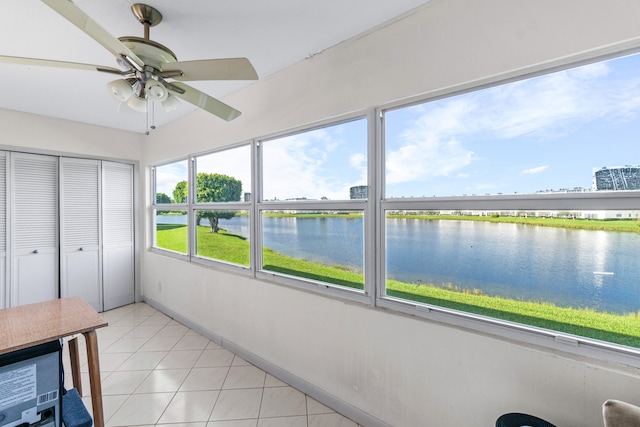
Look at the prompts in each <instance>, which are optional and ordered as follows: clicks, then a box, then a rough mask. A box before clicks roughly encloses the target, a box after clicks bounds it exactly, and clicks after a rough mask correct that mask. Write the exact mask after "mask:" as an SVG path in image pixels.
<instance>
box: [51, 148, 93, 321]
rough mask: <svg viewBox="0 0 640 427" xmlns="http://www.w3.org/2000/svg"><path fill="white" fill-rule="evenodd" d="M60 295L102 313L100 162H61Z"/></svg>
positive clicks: (79, 160)
mask: <svg viewBox="0 0 640 427" xmlns="http://www.w3.org/2000/svg"><path fill="white" fill-rule="evenodd" d="M60 200H61V206H60V218H61V221H62V228H61V230H62V233H61V235H60V247H61V248H62V257H61V258H60V293H61V296H62V297H73V296H79V297H81V298H82V299H84V300H85V301H86V302H87V303H88V304H90V305H91V306H92V307H93V308H95V309H96V311H102V271H101V262H100V261H101V249H100V162H99V161H98V160H87V159H70V158H62V159H60Z"/></svg>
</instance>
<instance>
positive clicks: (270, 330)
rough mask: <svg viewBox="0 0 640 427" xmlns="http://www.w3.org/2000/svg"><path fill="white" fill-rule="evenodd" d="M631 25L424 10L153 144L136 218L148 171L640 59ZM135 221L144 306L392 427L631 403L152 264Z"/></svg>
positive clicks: (537, 367) (514, 360) (583, 364)
mask: <svg viewBox="0 0 640 427" xmlns="http://www.w3.org/2000/svg"><path fill="white" fill-rule="evenodd" d="M638 16H640V2H637V1H635V0H614V1H606V2H605V1H602V0H563V1H557V0H528V1H527V0H483V1H477V0H433V1H432V2H431V3H429V4H427V5H426V6H425V7H423V8H421V9H419V10H418V11H416V12H415V13H413V14H411V15H410V16H406V17H404V18H403V19H401V20H399V21H397V22H395V23H393V24H391V25H388V26H386V27H384V28H381V29H379V30H378V31H376V32H373V33H370V34H367V35H364V36H362V37H360V38H357V39H356V40H353V41H349V42H345V43H343V44H341V45H339V46H337V47H335V48H333V49H330V50H327V51H325V52H323V53H321V54H319V55H316V56H314V57H312V58H310V59H307V60H303V61H301V62H300V63H298V64H296V65H295V66H293V67H291V68H289V69H287V70H285V71H283V72H280V73H278V74H275V75H272V76H269V77H266V78H264V79H262V80H260V81H258V82H256V83H254V84H252V85H251V86H249V87H248V88H247V89H245V90H243V91H240V92H238V93H235V94H234V95H232V96H230V97H228V98H226V99H225V101H227V102H228V103H230V104H231V105H233V106H234V107H236V108H238V109H239V110H241V111H243V115H242V116H241V117H240V118H239V119H237V120H236V121H233V122H230V123H227V122H223V121H221V120H218V119H216V118H215V117H212V116H209V115H208V114H205V113H202V112H195V113H193V114H190V115H188V116H185V117H183V118H181V119H179V120H177V121H176V122H174V123H172V124H169V125H165V126H164V127H162V128H160V129H158V130H156V131H155V132H154V133H153V134H152V135H151V136H150V137H148V138H146V139H145V149H144V153H143V171H144V174H143V175H144V177H143V178H144V179H143V180H144V182H143V184H144V185H146V186H147V188H146V190H145V191H146V195H145V197H144V200H145V205H144V207H143V209H142V210H143V211H144V212H146V213H149V212H150V208H149V203H150V200H151V196H150V195H149V193H150V192H149V191H148V185H149V182H148V176H149V173H148V167H149V166H150V165H152V164H154V163H155V162H161V161H166V160H169V159H174V158H178V157H181V156H184V155H186V154H187V153H196V152H201V151H205V150H209V149H211V148H214V147H218V146H223V145H227V144H231V143H236V142H242V141H246V140H248V139H250V138H252V137H260V136H265V135H268V134H271V133H273V132H277V131H282V130H286V129H291V128H294V127H298V126H301V125H304V124H307V123H311V122H314V121H318V120H324V119H327V118H330V117H334V116H339V115H342V114H345V113H348V112H351V111H365V110H367V109H369V108H371V107H374V106H379V105H383V104H385V103H389V102H394V101H396V100H399V99H402V98H405V97H410V96H414V95H417V94H420V93H428V92H434V91H439V90H442V89H443V88H447V87H449V86H456V85H461V84H464V83H466V82H470V81H473V80H478V79H485V78H488V77H490V76H492V75H496V74H500V73H507V72H512V71H513V70H517V69H520V68H523V67H531V66H534V65H536V64H538V65H537V66H538V67H539V64H541V63H553V64H555V63H562V62H566V61H567V59H566V57H573V59H576V58H578V59H579V58H587V57H590V56H593V55H594V54H595V53H607V52H611V51H615V50H619V49H621V48H622V47H628V46H631V45H636V46H640V39H639V37H640V26H639V25H638ZM632 39H636V40H632ZM630 40H631V41H630ZM274 49H277V47H274ZM563 58H564V59H563ZM639 72H640V70H639ZM143 221H145V222H144V224H145V225H144V227H145V230H146V231H147V236H146V245H145V247H143V252H144V253H143V255H142V261H143V271H142V280H143V293H144V296H145V298H147V299H148V300H149V301H152V302H154V303H156V304H159V305H160V306H162V307H165V308H167V309H169V310H170V311H171V312H172V313H175V314H177V315H178V316H180V317H181V318H183V319H187V320H188V321H189V322H192V323H193V324H196V325H198V326H199V328H201V329H202V330H204V331H208V332H210V333H211V334H215V335H217V336H220V337H223V338H224V339H226V340H229V341H230V342H232V343H234V344H235V345H237V346H239V347H241V348H243V349H244V350H246V351H248V352H250V353H252V354H253V355H255V356H256V357H259V358H261V359H262V360H264V361H267V362H268V363H271V364H274V365H277V366H280V367H281V368H282V369H284V370H286V371H287V372H289V373H290V374H292V375H294V376H296V377H297V378H298V379H300V380H301V381H303V382H307V383H310V384H313V385H314V386H315V387H317V389H319V390H322V391H324V392H326V393H328V394H330V395H332V396H334V397H336V398H338V399H341V400H342V401H344V402H345V403H346V404H348V405H352V406H353V407H355V408H357V409H359V410H361V411H364V412H366V413H369V414H371V415H372V416H374V417H376V418H378V419H379V420H382V421H384V422H386V423H388V424H390V425H393V426H406V427H416V426H430V425H433V426H458V425H469V426H482V425H484V426H491V425H494V423H495V419H496V418H497V417H498V416H499V415H500V414H502V413H505V412H512V411H521V412H528V413H533V414H536V415H538V416H541V417H543V418H546V419H548V420H550V421H552V422H554V423H555V424H557V425H558V426H587V427H589V426H593V427H596V426H602V417H601V405H602V403H603V401H604V400H605V399H607V398H618V399H624V400H628V401H631V402H635V403H636V404H640V371H639V370H637V369H634V368H629V367H625V366H622V365H615V364H613V363H605V362H599V361H596V360H590V359H585V358H582V357H577V356H572V355H571V354H570V353H566V354H565V353H561V352H558V351H552V350H548V349H545V348H539V347H534V346H530V345H524V344H521V343H518V342H513V341H509V340H507V339H501V338H498V337H490V336H485V335H483V334H479V333H477V332H473V331H468V330H463V329H460V328H454V327H450V326H447V325H444V324H438V323H435V322H429V321H425V320H420V319H417V318H412V317H410V316H404V315H400V314H397V313H393V312H390V311H387V310H382V309H375V308H372V307H368V306H364V305H361V304H357V303H351V302H346V301H342V300H340V299H334V298H330V297H325V296H320V295H317V294H314V293H310V292H305V291H302V290H298V289H294V288H289V287H285V286H281V285H277V284H272V283H268V282H264V281H260V280H255V279H250V278H247V277H244V276H240V275H235V274H231V273H227V272H221V271H217V270H215V269H210V268H204V267H200V266H196V265H190V264H188V263H186V262H182V261H178V260H174V259H170V258H167V257H163V256H160V255H156V254H153V253H151V252H149V251H148V248H149V244H150V241H151V229H150V228H151V226H150V224H149V222H148V221H147V218H146V217H145V218H143Z"/></svg>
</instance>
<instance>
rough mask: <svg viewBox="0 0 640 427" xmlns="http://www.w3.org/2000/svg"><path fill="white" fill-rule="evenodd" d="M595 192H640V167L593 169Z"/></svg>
mask: <svg viewBox="0 0 640 427" xmlns="http://www.w3.org/2000/svg"><path fill="white" fill-rule="evenodd" d="M592 187H593V190H594V191H603V190H604V191H619V190H640V166H638V165H636V166H629V165H627V166H613V167H609V168H608V167H602V168H594V169H593V185H592Z"/></svg>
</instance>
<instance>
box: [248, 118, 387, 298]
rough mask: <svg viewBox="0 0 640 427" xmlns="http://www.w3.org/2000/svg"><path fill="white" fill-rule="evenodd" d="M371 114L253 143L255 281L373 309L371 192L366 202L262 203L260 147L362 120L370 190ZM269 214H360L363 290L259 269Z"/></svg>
mask: <svg viewBox="0 0 640 427" xmlns="http://www.w3.org/2000/svg"><path fill="white" fill-rule="evenodd" d="M373 114H374V112H373V110H367V111H358V112H354V113H352V114H348V115H344V116H341V117H339V118H333V119H330V120H324V121H320V122H316V123H314V124H313V125H308V126H302V127H299V128H295V129H291V130H288V131H284V132H279V133H274V134H271V135H268V136H265V137H262V138H259V139H256V140H255V149H256V152H255V156H254V159H255V165H254V167H255V171H256V173H255V174H254V176H255V177H256V179H257V181H258V182H256V185H255V186H254V187H253V188H254V191H255V193H256V197H255V198H254V197H252V202H254V214H253V217H254V224H255V226H254V229H255V230H256V233H257V235H256V244H255V245H253V250H254V255H255V256H254V258H253V259H254V260H255V277H256V278H257V279H262V280H266V281H269V282H274V283H279V284H283V285H286V286H292V287H296V288H302V289H306V290H309V291H315V292H320V293H322V294H326V295H331V296H336V297H339V298H343V299H347V300H351V301H356V302H361V303H364V304H367V305H374V303H375V300H374V299H375V284H374V279H373V278H374V274H375V273H374V272H375V270H374V269H373V262H372V260H373V254H374V249H375V248H374V244H375V242H374V239H373V236H374V231H375V230H374V217H373V211H374V206H373V205H374V203H373V202H372V200H373V199H372V198H371V192H370V191H369V194H368V197H367V199H353V200H349V199H345V200H295V201H292V200H263V196H262V195H263V188H262V185H263V184H264V183H263V180H262V172H263V166H262V160H263V159H262V157H263V156H262V144H263V143H264V142H269V141H273V140H276V139H279V138H285V137H289V136H293V135H297V134H301V133H305V132H312V131H315V130H319V129H323V128H327V127H331V126H339V125H341V124H345V123H349V122H353V121H357V120H366V128H367V136H366V138H367V143H366V149H367V186H368V188H369V189H371V188H372V185H371V181H372V177H373V176H375V175H374V174H373V170H372V168H373V165H372V163H373V162H372V157H373V158H374V159H375V157H374V152H375V150H374V147H375V139H374V133H373V132H372V130H373V129H374V127H373V123H374V117H373ZM271 210H349V211H362V213H363V217H364V222H363V227H364V228H363V242H364V244H363V246H364V248H363V249H364V258H363V262H364V265H363V272H364V278H365V280H364V288H363V289H362V290H359V289H353V288H348V287H345V286H340V285H336V284H333V283H326V282H318V281H313V280H309V279H304V278H299V277H295V276H288V275H284V274H278V273H276V272H273V271H270V270H264V269H263V268H262V246H263V239H262V214H263V212H265V211H271Z"/></svg>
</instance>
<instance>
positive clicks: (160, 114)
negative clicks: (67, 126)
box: [0, 0, 428, 132]
mask: <svg viewBox="0 0 640 427" xmlns="http://www.w3.org/2000/svg"><path fill="white" fill-rule="evenodd" d="M427 2H428V0H393V1H389V0H321V1H318V0H181V1H175V0H174V1H169V0H146V4H148V5H151V6H153V7H155V8H157V9H158V10H159V11H160V12H161V13H162V15H163V20H162V22H161V23H160V24H159V25H157V26H155V27H152V28H151V30H150V38H151V39H152V40H154V41H157V42H158V43H161V44H163V45H165V46H167V47H168V48H169V49H171V50H172V51H173V52H174V53H175V54H176V56H177V57H178V61H187V60H196V59H212V58H224V57H246V58H248V59H249V60H250V61H251V62H252V64H253V66H254V67H255V69H256V71H257V73H258V76H259V78H264V77H266V76H268V75H270V74H273V73H275V72H277V71H279V70H281V69H283V68H285V67H287V66H289V65H292V64H294V63H296V62H298V61H301V60H304V59H305V58H306V57H308V56H310V55H313V54H316V53H319V52H321V51H323V50H325V49H327V48H329V47H331V46H334V45H336V44H338V43H340V42H342V41H344V40H347V39H350V38H352V37H354V36H357V35H359V34H361V33H363V32H366V31H367V30H369V29H371V28H373V27H376V26H378V25H380V24H382V23H384V22H387V21H389V20H392V19H393V18H395V17H397V16H398V15H402V14H403V13H405V12H407V11H409V10H411V9H413V8H415V7H418V6H420V5H421V4H424V3H427ZM74 3H75V4H76V5H77V6H78V7H79V8H80V9H82V10H83V11H84V12H85V13H86V14H87V15H89V16H90V17H91V18H92V19H93V20H94V21H96V22H97V23H98V24H100V25H101V26H102V27H103V28H104V29H106V30H107V31H108V32H109V33H110V34H111V35H113V36H114V37H121V36H136V37H142V36H143V26H142V25H141V24H140V23H139V22H138V21H137V19H136V18H135V17H134V15H133V13H132V12H131V5H132V4H133V3H136V1H134V0H109V1H98V0H75V1H74ZM1 11H2V13H0V40H1V41H0V55H3V56H22V57H29V58H40V59H52V60H58V61H69V62H80V63H86V64H96V65H106V66H110V67H114V68H118V65H117V64H116V62H115V59H114V57H113V56H112V55H111V54H110V53H109V52H108V51H107V50H105V49H104V48H103V47H102V46H100V45H99V44H98V43H97V42H95V41H94V40H93V39H91V38H90V37H89V36H87V35H86V34H85V33H83V32H82V31H80V30H79V29H77V28H76V27H75V26H73V25H72V24H71V23H69V22H68V21H67V20H65V19H64V18H62V17H61V16H60V15H58V14H57V13H56V12H55V11H53V10H52V9H50V8H49V7H48V6H47V5H46V4H44V3H42V2H41V1H39V0H2V4H1ZM114 79H115V77H114V75H113V74H105V73H100V72H93V71H82V70H71V69H62V68H49V67H36V66H29V67H27V66H24V65H13V64H6V63H0V108H7V109H11V110H18V111H24V112H30V113H35V114H41V115H45V116H51V117H57V118H63V119H69V120H74V121H79V122H84V123H90V124H95V125H100V126H106V127H110V128H116V129H123V130H127V131H133V132H144V131H145V130H146V128H147V118H146V115H145V114H144V113H138V112H134V111H133V110H131V109H129V108H128V107H127V106H126V105H123V104H121V103H120V102H118V101H117V100H115V99H114V98H113V97H112V96H111V95H110V94H109V92H108V90H107V88H106V84H107V83H108V82H109V81H111V80H114ZM188 84H189V85H191V86H193V87H195V88H197V89H199V90H201V91H203V92H205V93H207V94H209V95H211V96H213V97H218V98H219V97H224V96H225V95H226V94H229V93H230V92H232V91H234V90H237V89H239V88H241V87H243V86H245V85H247V84H251V82H241V81H232V82H229V81H227V82H209V81H206V82H190V83H188ZM193 109H195V107H193V106H192V105H190V104H187V103H185V102H181V107H180V108H179V109H178V110H177V111H173V112H171V113H166V112H164V110H163V109H162V108H154V117H153V119H154V121H155V124H156V126H161V125H162V124H163V123H167V122H169V121H171V120H173V119H175V118H177V117H180V116H181V115H183V114H185V113H188V112H189V111H192V110H193Z"/></svg>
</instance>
